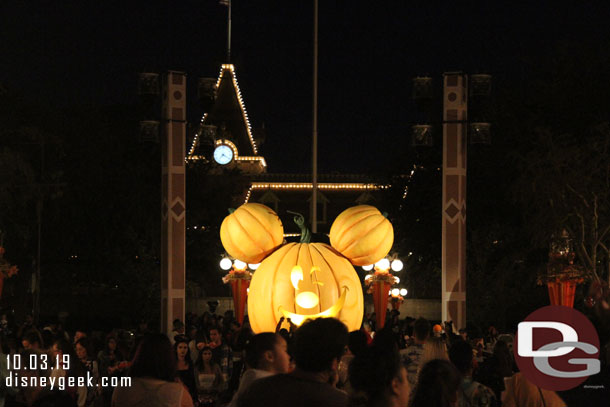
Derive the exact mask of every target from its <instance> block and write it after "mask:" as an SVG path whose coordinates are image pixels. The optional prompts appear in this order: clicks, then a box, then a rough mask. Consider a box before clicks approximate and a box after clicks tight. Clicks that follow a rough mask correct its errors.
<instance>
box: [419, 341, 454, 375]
mask: <svg viewBox="0 0 610 407" xmlns="http://www.w3.org/2000/svg"><path fill="white" fill-rule="evenodd" d="M434 359H441V360H449V355H448V353H447V345H446V344H445V341H444V340H443V339H442V338H438V337H431V338H428V340H426V342H425V343H424V347H423V350H422V354H421V358H420V359H419V363H420V364H419V369H418V372H419V371H421V368H422V366H423V365H425V364H426V363H427V362H429V361H431V360H434Z"/></svg>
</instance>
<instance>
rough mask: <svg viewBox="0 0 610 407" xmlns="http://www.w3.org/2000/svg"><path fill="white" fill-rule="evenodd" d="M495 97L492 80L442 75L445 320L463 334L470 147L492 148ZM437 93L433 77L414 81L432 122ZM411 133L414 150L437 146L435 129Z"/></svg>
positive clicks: (423, 127) (415, 128) (483, 76)
mask: <svg viewBox="0 0 610 407" xmlns="http://www.w3.org/2000/svg"><path fill="white" fill-rule="evenodd" d="M490 92H491V75H486V74H473V75H470V76H469V75H466V74H464V73H463V72H447V73H445V74H443V116H442V135H443V137H442V140H443V141H442V143H443V144H442V146H443V187H442V196H443V204H442V207H441V211H442V237H441V239H442V249H441V251H442V259H441V263H442V288H441V293H442V319H443V321H453V322H454V324H455V325H456V326H457V327H458V328H464V327H465V326H466V175H467V145H468V142H470V144H489V143H490V124H489V123H488V122H487V121H486V120H487V118H488V116H489V114H490V113H489V106H490V103H489V98H488V97H489V95H490ZM433 93H434V92H433V83H432V78H431V77H429V76H423V77H417V78H414V79H413V98H414V99H415V100H416V101H417V102H418V105H419V106H420V107H421V108H423V110H426V111H428V113H429V114H430V117H436V116H437V114H438V113H437V112H435V111H432V109H433V103H431V100H432V98H433ZM469 109H470V111H469ZM469 114H470V116H471V117H469ZM469 120H470V122H469ZM412 132H413V133H412V137H413V138H412V144H413V145H414V146H432V145H433V144H434V137H433V135H434V134H433V126H430V125H428V124H423V125H422V124H417V125H414V126H413V127H412Z"/></svg>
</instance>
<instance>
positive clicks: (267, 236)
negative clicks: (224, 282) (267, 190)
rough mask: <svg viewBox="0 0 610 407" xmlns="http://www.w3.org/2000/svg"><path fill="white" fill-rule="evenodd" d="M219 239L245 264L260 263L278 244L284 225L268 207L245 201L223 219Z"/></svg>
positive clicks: (230, 253) (231, 253)
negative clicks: (245, 202)
mask: <svg viewBox="0 0 610 407" xmlns="http://www.w3.org/2000/svg"><path fill="white" fill-rule="evenodd" d="M220 240H221V241H222V245H223V247H224V248H225V250H226V251H227V253H229V255H230V256H232V257H234V258H236V259H238V260H241V261H243V262H246V263H260V262H261V261H262V260H263V259H264V258H265V257H267V256H268V255H269V254H271V253H272V252H273V251H274V250H275V249H277V248H278V247H279V246H280V245H281V244H282V242H283V241H284V227H283V226H282V221H281V220H280V218H279V217H278V216H277V214H276V213H275V212H274V211H273V210H272V209H271V208H269V207H267V206H265V205H262V204H259V203H247V204H244V205H242V206H240V207H239V208H237V209H236V210H235V211H234V212H233V213H231V214H230V215H229V216H227V217H226V218H225V219H224V220H223V222H222V225H221V226H220Z"/></svg>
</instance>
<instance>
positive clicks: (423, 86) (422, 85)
mask: <svg viewBox="0 0 610 407" xmlns="http://www.w3.org/2000/svg"><path fill="white" fill-rule="evenodd" d="M433 85H434V83H433V81H432V78H431V77H429V76H417V77H415V78H413V99H415V100H420V99H432V96H433V90H434V89H433Z"/></svg>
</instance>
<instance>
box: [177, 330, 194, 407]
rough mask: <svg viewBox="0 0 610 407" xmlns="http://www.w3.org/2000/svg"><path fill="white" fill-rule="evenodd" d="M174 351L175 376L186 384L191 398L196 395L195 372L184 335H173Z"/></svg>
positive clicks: (187, 340)
mask: <svg viewBox="0 0 610 407" xmlns="http://www.w3.org/2000/svg"><path fill="white" fill-rule="evenodd" d="M175 339H176V342H175V343H174V352H175V354H176V377H177V378H178V379H180V381H181V382H182V384H184V385H185V386H186V388H187V389H188V391H189V393H190V394H191V397H192V398H193V400H195V398H196V397H197V387H196V386H195V373H194V371H193V361H192V359H191V351H190V349H189V339H188V338H187V337H186V336H184V335H177V336H176V337H175Z"/></svg>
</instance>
